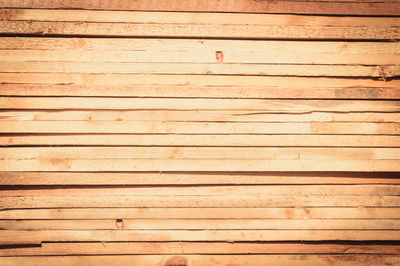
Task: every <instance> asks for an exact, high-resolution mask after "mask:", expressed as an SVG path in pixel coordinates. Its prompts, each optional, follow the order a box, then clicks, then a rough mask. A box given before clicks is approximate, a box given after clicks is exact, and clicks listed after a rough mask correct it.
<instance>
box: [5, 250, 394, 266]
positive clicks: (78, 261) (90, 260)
mask: <svg viewBox="0 0 400 266" xmlns="http://www.w3.org/2000/svg"><path fill="white" fill-rule="evenodd" d="M178 254H182V253H181V252H180V253H178ZM0 260H1V262H2V264H3V265H4V266H16V265H26V266H33V265H42V266H52V265H60V266H71V265H73V266H78V265H82V264H85V265H87V266H97V265H99V264H101V263H103V264H107V265H113V266H123V265H133V266H136V265H138V266H139V265H176V264H177V263H180V264H182V263H184V264H185V265H188V263H190V265H193V266H200V265H212V264H215V263H218V264H221V265H232V264H239V265H262V264H265V262H266V261H268V262H269V263H271V265H277V264H279V265H299V266H308V265H310V264H318V265H322V266H325V265H326V266H328V265H332V263H338V264H340V265H345V266H356V265H363V266H365V265H368V266H369V265H371V266H372V265H373V266H375V265H377V264H378V265H379V264H382V265H383V264H392V265H396V264H398V263H400V258H399V256H397V255H386V256H384V255H378V256H377V255H350V254H349V255H183V256H181V255H178V256H177V255H170V256H168V255H121V256H118V257H116V256H51V257H40V256H38V257H35V256H27V257H4V258H1V259H0Z"/></svg>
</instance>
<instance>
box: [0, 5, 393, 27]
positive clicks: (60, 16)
mask: <svg viewBox="0 0 400 266" xmlns="http://www.w3.org/2000/svg"><path fill="white" fill-rule="evenodd" d="M1 13H2V15H3V16H2V17H3V21H46V22H100V23H106V22H111V23H119V22H123V23H135V24H166V23H168V24H187V25H185V26H186V27H188V26H189V25H192V24H193V25H195V24H214V25H218V24H223V25H227V24H229V25H263V26H271V25H280V26H317V27H318V26H330V27H335V26H336V27H337V26H341V27H345V26H355V27H358V26H380V27H381V28H385V27H388V26H389V27H396V26H399V25H400V20H398V19H397V18H386V17H347V16H344V17H329V16H301V15H281V14H278V15H276V14H273V15H271V14H234V13H205V12H142V11H140V12H127V11H114V10H113V11H99V10H94V11H93V10H48V9H2V10H1ZM189 27H190V26H189Z"/></svg>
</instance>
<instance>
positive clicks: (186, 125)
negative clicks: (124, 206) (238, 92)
mask: <svg viewBox="0 0 400 266" xmlns="http://www.w3.org/2000/svg"><path fill="white" fill-rule="evenodd" d="M0 133H75V134H76V133H94V134H98V133H102V134H104V133H119V134H126V133H130V134H132V133H134V134H195V135H196V134H201V135H204V134H222V135H234V134H242V135H246V134H250V135H251V134H290V135H295V134H296V135H297V134H300V135H301V134H315V135H321V134H322V135H324V134H328V135H332V134H336V135H340V134H364V135H377V134H380V135H396V134H399V133H400V123H363V122H360V123H356V122H309V123H274V122H271V123H246V122H243V123H242V122H238V123H219V122H163V121H68V122H64V121H1V123H0ZM175 137H176V136H175ZM276 144H277V143H276Z"/></svg>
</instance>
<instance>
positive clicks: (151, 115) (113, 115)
mask: <svg viewBox="0 0 400 266" xmlns="http://www.w3.org/2000/svg"><path fill="white" fill-rule="evenodd" d="M0 120H2V121H3V120H11V121H18V120H24V121H97V120H98V121H171V122H174V121H185V122H193V121H199V122H200V121H204V122H205V121H209V122H229V121H232V122H398V121H400V113H374V112H347V113H344V112H343V113H340V112H306V111H305V112H302V111H298V112H296V111H287V112H286V113H282V111H280V112H279V111H278V112H274V111H269V112H264V111H262V112H248V111H239V110H238V111H218V110H214V111H202V110H199V111H190V110H187V111H174V110H163V111H160V110H152V111H140V110H138V111H115V110H109V111H62V110H60V111H26V110H14V111H0Z"/></svg>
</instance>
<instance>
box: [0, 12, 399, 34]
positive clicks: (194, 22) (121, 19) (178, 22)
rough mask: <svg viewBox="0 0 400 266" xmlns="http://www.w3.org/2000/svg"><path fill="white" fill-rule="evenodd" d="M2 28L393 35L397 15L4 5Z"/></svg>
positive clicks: (26, 30) (72, 31)
mask: <svg viewBox="0 0 400 266" xmlns="http://www.w3.org/2000/svg"><path fill="white" fill-rule="evenodd" d="M1 12H2V14H0V16H1V17H2V18H3V19H2V20H1V21H0V33H3V34H35V35H85V36H88V35H91V36H140V37H181V38H182V37H190V38H245V39H351V40H362V39H366V40H371V39H377V40H397V39H399V38H400V19H398V18H397V17H388V18H384V17H326V16H313V17H310V16H302V15H281V14H234V13H191V12H186V13H184V12H181V13H164V12H140V11H112V12H110V11H82V10H45V9H34V10H32V9H3V10H1Z"/></svg>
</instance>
